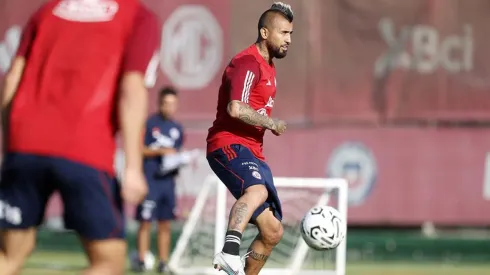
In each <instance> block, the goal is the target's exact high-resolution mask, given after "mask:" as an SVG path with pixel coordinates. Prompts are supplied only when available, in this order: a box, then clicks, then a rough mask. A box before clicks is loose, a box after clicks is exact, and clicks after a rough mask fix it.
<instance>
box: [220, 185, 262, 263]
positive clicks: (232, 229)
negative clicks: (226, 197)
mask: <svg viewBox="0 0 490 275" xmlns="http://www.w3.org/2000/svg"><path fill="white" fill-rule="evenodd" d="M266 199H267V189H266V188H265V186H263V185H254V186H251V187H249V188H247V190H246V191H245V194H243V196H242V197H240V198H239V199H238V200H237V202H236V203H235V204H234V205H233V207H232V208H231V211H230V218H229V221H228V231H227V232H226V237H225V244H224V246H223V252H224V253H227V254H231V255H239V249H240V244H241V239H242V233H243V231H244V230H245V228H246V227H247V224H248V222H249V221H250V218H251V217H252V215H253V213H254V212H255V210H256V209H257V208H258V207H259V206H260V205H261V204H263V203H264V201H265V200H266Z"/></svg>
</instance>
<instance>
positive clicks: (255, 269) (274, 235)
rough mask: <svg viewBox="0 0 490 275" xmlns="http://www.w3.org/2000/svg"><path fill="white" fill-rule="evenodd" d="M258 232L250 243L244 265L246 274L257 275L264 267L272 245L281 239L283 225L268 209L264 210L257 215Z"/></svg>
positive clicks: (272, 247)
mask: <svg viewBox="0 0 490 275" xmlns="http://www.w3.org/2000/svg"><path fill="white" fill-rule="evenodd" d="M256 223H257V227H258V228H259V234H258V235H257V237H256V238H255V240H254V241H253V242H252V244H251V245H250V248H249V249H248V251H249V252H250V254H249V256H248V258H247V262H246V265H245V273H246V274H247V275H258V274H259V272H260V270H261V269H262V268H263V267H264V265H265V263H266V261H267V259H268V258H269V256H270V255H271V253H272V250H273V249H274V247H275V246H276V245H277V244H278V243H279V241H281V238H282V235H283V227H282V224H281V222H280V221H279V220H278V219H276V217H275V216H274V214H273V212H272V211H271V210H270V209H267V210H265V211H264V212H262V214H260V215H259V216H258V217H257V220H256Z"/></svg>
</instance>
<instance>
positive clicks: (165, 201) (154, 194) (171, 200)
mask: <svg viewBox="0 0 490 275" xmlns="http://www.w3.org/2000/svg"><path fill="white" fill-rule="evenodd" d="M147 178H148V177H147ZM174 209H175V181H174V180H173V179H167V180H156V179H152V180H150V179H148V195H147V196H146V199H145V201H143V203H141V204H140V205H138V208H137V209H136V219H137V220H138V221H146V222H149V221H154V220H157V221H169V220H174V219H175V211H174Z"/></svg>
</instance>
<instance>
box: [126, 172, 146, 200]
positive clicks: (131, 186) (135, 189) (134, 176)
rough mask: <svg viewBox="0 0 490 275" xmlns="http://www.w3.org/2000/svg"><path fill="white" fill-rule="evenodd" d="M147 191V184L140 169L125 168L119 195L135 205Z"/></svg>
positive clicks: (143, 197)
mask: <svg viewBox="0 0 490 275" xmlns="http://www.w3.org/2000/svg"><path fill="white" fill-rule="evenodd" d="M147 193H148V184H147V183H146V179H145V176H144V175H143V172H142V171H140V170H131V169H126V170H125V171H124V176H123V178H122V190H121V196H122V197H123V199H124V200H125V201H126V202H129V203H131V204H134V205H137V204H139V203H140V202H142V201H143V200H144V199H145V197H146V194H147Z"/></svg>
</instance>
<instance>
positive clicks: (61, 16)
mask: <svg viewBox="0 0 490 275" xmlns="http://www.w3.org/2000/svg"><path fill="white" fill-rule="evenodd" d="M158 28H159V27H158V22H157V19H156V17H155V15H154V14H152V13H151V12H150V11H149V10H148V9H147V8H145V7H144V6H143V5H142V4H141V3H140V1H138V0H124V1H123V0H76V1H75V0H52V1H49V2H47V3H45V4H44V5H43V6H42V7H41V8H40V9H39V10H38V11H37V12H36V13H34V15H32V16H31V18H30V19H29V22H28V24H27V26H26V27H25V29H24V33H23V36H22V39H21V42H20V45H19V49H18V52H17V55H16V57H15V58H14V60H13V63H12V65H11V68H10V70H9V72H8V74H7V75H6V78H5V83H4V85H3V86H2V87H1V97H0V101H1V107H2V114H3V117H2V118H3V129H2V130H3V133H4V140H6V141H5V146H6V147H5V148H4V151H5V156H4V161H3V166H2V171H1V173H2V174H1V182H0V230H1V234H0V237H1V242H0V243H2V247H1V250H0V274H1V275H16V274H20V272H21V269H22V266H23V264H24V262H25V260H26V259H27V257H28V256H29V255H30V254H31V252H32V251H33V249H34V247H35V244H36V231H37V227H38V226H39V224H40V223H41V222H42V221H43V216H44V211H45V209H46V204H47V202H48V199H49V198H50V196H51V194H52V193H53V192H54V191H59V193H60V194H61V198H62V200H63V204H64V220H65V225H66V227H67V228H69V229H73V230H75V232H77V234H78V235H79V237H80V239H81V242H82V245H83V248H84V251H85V252H86V254H87V258H88V260H89V267H88V268H87V269H86V270H85V271H83V272H82V274H84V275H100V274H104V275H121V274H124V269H125V268H124V267H125V259H126V250H127V247H126V241H125V239H124V238H125V230H124V226H125V225H124V218H123V209H122V200H123V199H124V200H125V201H126V202H129V203H132V204H138V203H140V202H141V201H142V200H143V198H144V197H145V195H146V193H147V184H146V181H145V178H144V174H143V167H142V163H143V160H142V149H141V143H142V133H143V130H144V123H145V119H146V115H147V101H148V96H147V94H148V91H147V89H146V85H145V74H146V72H147V71H151V70H148V68H153V67H155V66H150V64H152V65H154V62H152V60H154V59H153V56H154V53H155V51H156V50H157V48H158V42H159V37H158ZM154 73H156V70H155V71H154ZM117 131H120V133H121V135H122V138H123V149H124V151H125V154H126V164H125V167H124V171H123V182H122V184H121V185H119V183H118V182H117V181H116V180H115V178H114V168H113V158H114V152H115V134H116V132H117ZM121 195H122V196H121Z"/></svg>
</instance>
